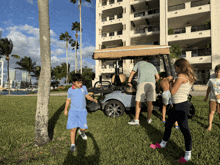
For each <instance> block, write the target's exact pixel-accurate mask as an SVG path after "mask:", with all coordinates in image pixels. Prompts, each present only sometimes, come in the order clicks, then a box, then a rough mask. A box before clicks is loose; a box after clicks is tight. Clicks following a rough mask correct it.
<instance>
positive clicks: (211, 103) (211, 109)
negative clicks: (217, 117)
mask: <svg viewBox="0 0 220 165" xmlns="http://www.w3.org/2000/svg"><path fill="white" fill-rule="evenodd" d="M215 111H216V102H215V101H209V127H208V128H207V130H208V131H211V129H212V120H213V116H214V114H215Z"/></svg>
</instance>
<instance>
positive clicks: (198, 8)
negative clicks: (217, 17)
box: [168, 0, 211, 18]
mask: <svg viewBox="0 0 220 165" xmlns="http://www.w3.org/2000/svg"><path fill="white" fill-rule="evenodd" d="M210 10H211V6H210V0H201V1H193V2H186V3H182V4H178V5H174V6H169V7H168V18H172V17H181V16H186V15H193V14H198V13H205V12H210Z"/></svg>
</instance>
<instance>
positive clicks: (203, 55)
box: [182, 49, 211, 64]
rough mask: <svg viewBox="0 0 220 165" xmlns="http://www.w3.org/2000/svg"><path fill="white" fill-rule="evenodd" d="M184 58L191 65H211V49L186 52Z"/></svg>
mask: <svg viewBox="0 0 220 165" xmlns="http://www.w3.org/2000/svg"><path fill="white" fill-rule="evenodd" d="M182 57H184V58H186V59H187V60H188V61H189V63H190V64H198V63H211V49H194V50H191V51H185V53H183V54H182Z"/></svg>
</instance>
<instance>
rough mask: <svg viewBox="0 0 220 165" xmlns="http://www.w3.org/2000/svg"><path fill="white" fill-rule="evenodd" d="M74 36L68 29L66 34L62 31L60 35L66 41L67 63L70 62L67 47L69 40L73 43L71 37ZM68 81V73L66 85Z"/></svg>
mask: <svg viewBox="0 0 220 165" xmlns="http://www.w3.org/2000/svg"><path fill="white" fill-rule="evenodd" d="M71 38H72V37H71V36H70V35H69V33H68V32H67V31H66V32H65V34H63V33H61V35H60V40H63V41H66V63H68V51H67V47H68V41H69V43H71V41H72V40H71V41H70V39H71ZM67 73H68V68H67ZM67 82H68V74H67V75H66V85H67Z"/></svg>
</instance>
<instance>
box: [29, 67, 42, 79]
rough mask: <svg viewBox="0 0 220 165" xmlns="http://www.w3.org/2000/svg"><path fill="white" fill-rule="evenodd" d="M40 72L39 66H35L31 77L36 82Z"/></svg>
mask: <svg viewBox="0 0 220 165" xmlns="http://www.w3.org/2000/svg"><path fill="white" fill-rule="evenodd" d="M40 71H41V67H40V66H36V67H35V70H34V71H33V73H34V74H33V75H31V76H32V77H36V80H37V81H38V80H39V78H40Z"/></svg>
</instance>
